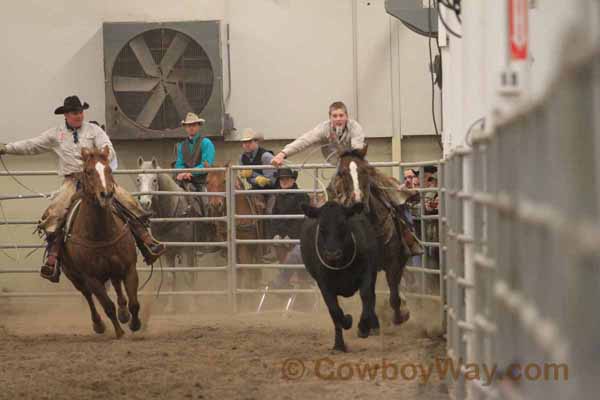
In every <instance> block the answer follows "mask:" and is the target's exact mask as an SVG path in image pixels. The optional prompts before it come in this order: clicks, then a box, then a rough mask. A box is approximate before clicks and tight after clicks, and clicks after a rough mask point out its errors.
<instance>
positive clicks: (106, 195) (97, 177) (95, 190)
mask: <svg viewBox="0 0 600 400" xmlns="http://www.w3.org/2000/svg"><path fill="white" fill-rule="evenodd" d="M109 156H110V148H109V147H108V146H105V147H104V148H103V149H102V150H98V149H88V148H85V147H84V148H82V149H81V160H82V161H83V174H81V180H80V183H81V188H82V192H83V196H84V197H85V198H86V199H88V200H91V201H93V202H96V203H97V204H99V205H100V206H101V207H107V206H109V205H110V204H111V201H112V199H113V196H114V194H115V181H114V178H113V175H112V170H111V168H110V166H109Z"/></svg>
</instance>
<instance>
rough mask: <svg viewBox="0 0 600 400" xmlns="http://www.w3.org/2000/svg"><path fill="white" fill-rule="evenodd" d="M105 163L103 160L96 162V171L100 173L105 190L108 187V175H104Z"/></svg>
mask: <svg viewBox="0 0 600 400" xmlns="http://www.w3.org/2000/svg"><path fill="white" fill-rule="evenodd" d="M104 168H105V167H104V164H102V163H101V162H97V163H96V171H97V172H98V175H100V181H101V182H102V187H103V188H104V190H107V189H106V176H105V175H104Z"/></svg>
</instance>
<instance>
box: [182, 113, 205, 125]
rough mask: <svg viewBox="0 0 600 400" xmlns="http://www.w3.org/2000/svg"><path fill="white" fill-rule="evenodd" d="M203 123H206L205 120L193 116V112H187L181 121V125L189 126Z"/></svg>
mask: <svg viewBox="0 0 600 400" xmlns="http://www.w3.org/2000/svg"><path fill="white" fill-rule="evenodd" d="M205 122H206V120H205V119H204V118H200V117H198V115H196V114H194V113H193V112H189V113H187V115H186V116H185V119H184V120H183V121H181V125H191V124H200V125H204V123H205Z"/></svg>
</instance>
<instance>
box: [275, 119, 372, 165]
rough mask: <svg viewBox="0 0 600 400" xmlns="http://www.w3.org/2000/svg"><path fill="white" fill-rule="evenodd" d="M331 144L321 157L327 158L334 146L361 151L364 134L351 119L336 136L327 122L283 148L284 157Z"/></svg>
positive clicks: (363, 143)
mask: <svg viewBox="0 0 600 400" xmlns="http://www.w3.org/2000/svg"><path fill="white" fill-rule="evenodd" d="M326 143H329V144H331V145H332V146H331V148H327V149H323V155H324V156H326V157H327V156H328V155H329V154H330V153H331V152H332V151H334V149H335V148H336V145H339V146H341V147H342V148H344V149H347V150H361V149H362V148H363V147H364V146H365V134H364V132H363V129H362V126H360V124H359V123H358V122H356V121H355V120H353V119H349V120H348V122H347V123H346V127H345V128H344V129H343V130H342V132H341V133H340V134H339V135H338V134H337V133H336V132H335V130H333V128H332V126H331V122H330V121H329V120H327V121H323V122H321V123H320V124H319V125H317V126H315V127H314V128H313V129H311V130H310V131H308V132H306V133H304V134H303V135H301V136H300V137H299V138H298V139H296V140H294V141H293V142H292V143H290V144H288V145H287V146H285V147H284V148H283V150H282V151H283V152H284V153H285V155H286V156H288V157H289V156H292V155H294V154H296V153H299V152H301V151H302V150H305V149H306V148H308V147H311V146H314V145H317V144H320V145H323V144H326Z"/></svg>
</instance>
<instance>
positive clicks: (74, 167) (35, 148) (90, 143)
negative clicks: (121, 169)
mask: <svg viewBox="0 0 600 400" xmlns="http://www.w3.org/2000/svg"><path fill="white" fill-rule="evenodd" d="M77 133H78V138H79V142H78V143H75V141H74V139H73V131H72V130H71V129H68V128H67V126H66V124H65V123H64V122H63V123H62V124H61V125H59V126H57V127H55V128H50V129H48V130H47V131H45V132H43V133H42V134H41V135H39V136H37V137H34V138H32V139H26V140H20V141H18V142H14V143H9V144H7V145H6V152H7V154H18V155H33V154H40V153H45V152H49V151H53V152H54V153H56V155H57V156H58V174H59V175H63V176H64V175H69V174H73V173H79V172H82V168H83V162H82V161H81V149H82V148H84V147H87V148H90V149H92V148H94V147H96V148H98V149H102V148H103V147H104V146H108V147H109V149H110V156H109V161H110V164H111V167H112V166H116V160H117V158H116V153H115V149H114V147H113V145H112V143H111V141H110V139H109V137H108V135H107V134H106V132H104V131H103V130H102V128H100V127H99V126H97V125H94V124H90V123H88V122H84V123H83V124H82V125H81V127H80V128H79V129H77Z"/></svg>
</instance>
